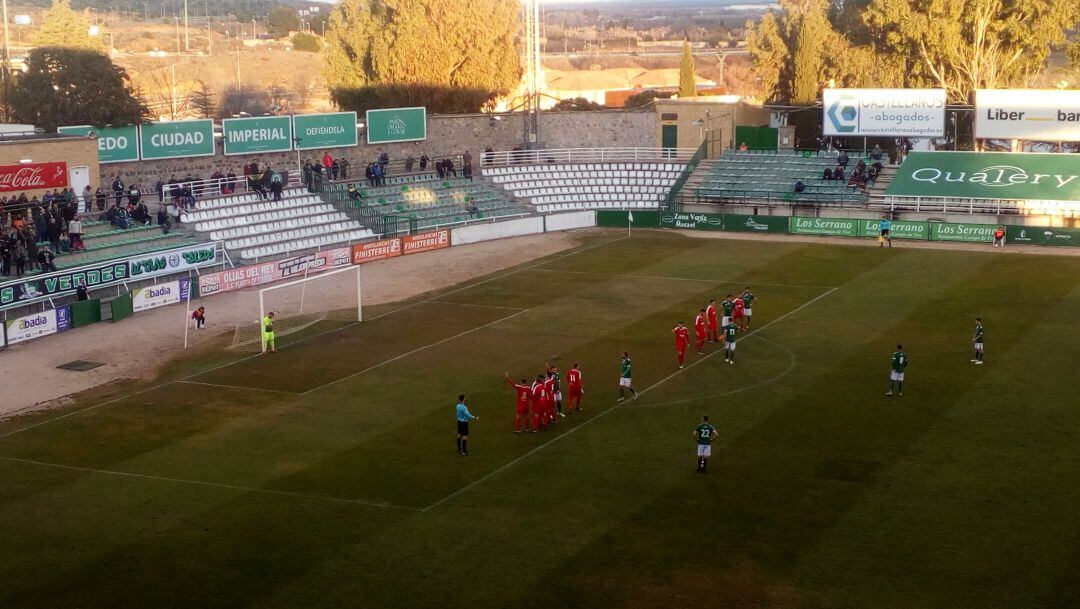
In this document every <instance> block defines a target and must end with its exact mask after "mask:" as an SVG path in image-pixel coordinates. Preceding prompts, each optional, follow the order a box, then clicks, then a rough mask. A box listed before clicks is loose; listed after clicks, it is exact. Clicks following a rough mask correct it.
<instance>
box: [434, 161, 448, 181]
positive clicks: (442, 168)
mask: <svg viewBox="0 0 1080 609" xmlns="http://www.w3.org/2000/svg"><path fill="white" fill-rule="evenodd" d="M435 174H436V175H438V176H439V179H440V180H441V179H443V178H444V177H446V165H444V164H443V162H442V161H435Z"/></svg>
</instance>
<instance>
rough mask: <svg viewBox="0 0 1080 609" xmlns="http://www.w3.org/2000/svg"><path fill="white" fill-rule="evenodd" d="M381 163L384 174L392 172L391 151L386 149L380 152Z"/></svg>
mask: <svg viewBox="0 0 1080 609" xmlns="http://www.w3.org/2000/svg"><path fill="white" fill-rule="evenodd" d="M379 164H380V165H382V170H383V171H382V172H383V175H387V174H389V173H390V153H388V152H386V151H385V150H384V151H382V152H381V153H379Z"/></svg>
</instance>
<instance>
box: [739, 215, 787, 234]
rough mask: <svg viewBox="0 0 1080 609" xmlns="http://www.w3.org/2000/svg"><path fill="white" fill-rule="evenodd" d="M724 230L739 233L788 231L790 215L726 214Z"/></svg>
mask: <svg viewBox="0 0 1080 609" xmlns="http://www.w3.org/2000/svg"><path fill="white" fill-rule="evenodd" d="M724 230H727V231H733V232H739V233H786V232H788V217H787V216H746V215H743V214H724Z"/></svg>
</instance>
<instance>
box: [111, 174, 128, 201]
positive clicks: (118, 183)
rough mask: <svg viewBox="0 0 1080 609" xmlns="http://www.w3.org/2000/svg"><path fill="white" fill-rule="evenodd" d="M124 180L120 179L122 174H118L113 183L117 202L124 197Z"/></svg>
mask: <svg viewBox="0 0 1080 609" xmlns="http://www.w3.org/2000/svg"><path fill="white" fill-rule="evenodd" d="M124 190H125V188H124V181H123V180H121V179H120V174H116V179H114V180H113V183H112V191H113V196H114V197H116V202H117V203H119V202H120V199H123V198H124Z"/></svg>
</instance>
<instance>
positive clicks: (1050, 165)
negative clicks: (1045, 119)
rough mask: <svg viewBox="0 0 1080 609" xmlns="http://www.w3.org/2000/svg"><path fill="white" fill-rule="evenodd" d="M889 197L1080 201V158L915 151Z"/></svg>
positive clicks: (900, 172) (999, 153) (902, 169)
mask: <svg viewBox="0 0 1080 609" xmlns="http://www.w3.org/2000/svg"><path fill="white" fill-rule="evenodd" d="M885 192H886V194H888V195H900V196H908V197H918V196H924V197H925V196H929V197H962V198H967V197H971V198H976V199H1011V200H1034V201H1080V155H1077V154H1016V153H1011V152H912V153H911V154H909V155H908V157H907V159H905V160H904V164H903V165H901V166H900V167H899V169H897V171H896V176H895V177H894V178H893V180H892V182H890V183H889V188H888V189H887V190H886V191H885Z"/></svg>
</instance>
